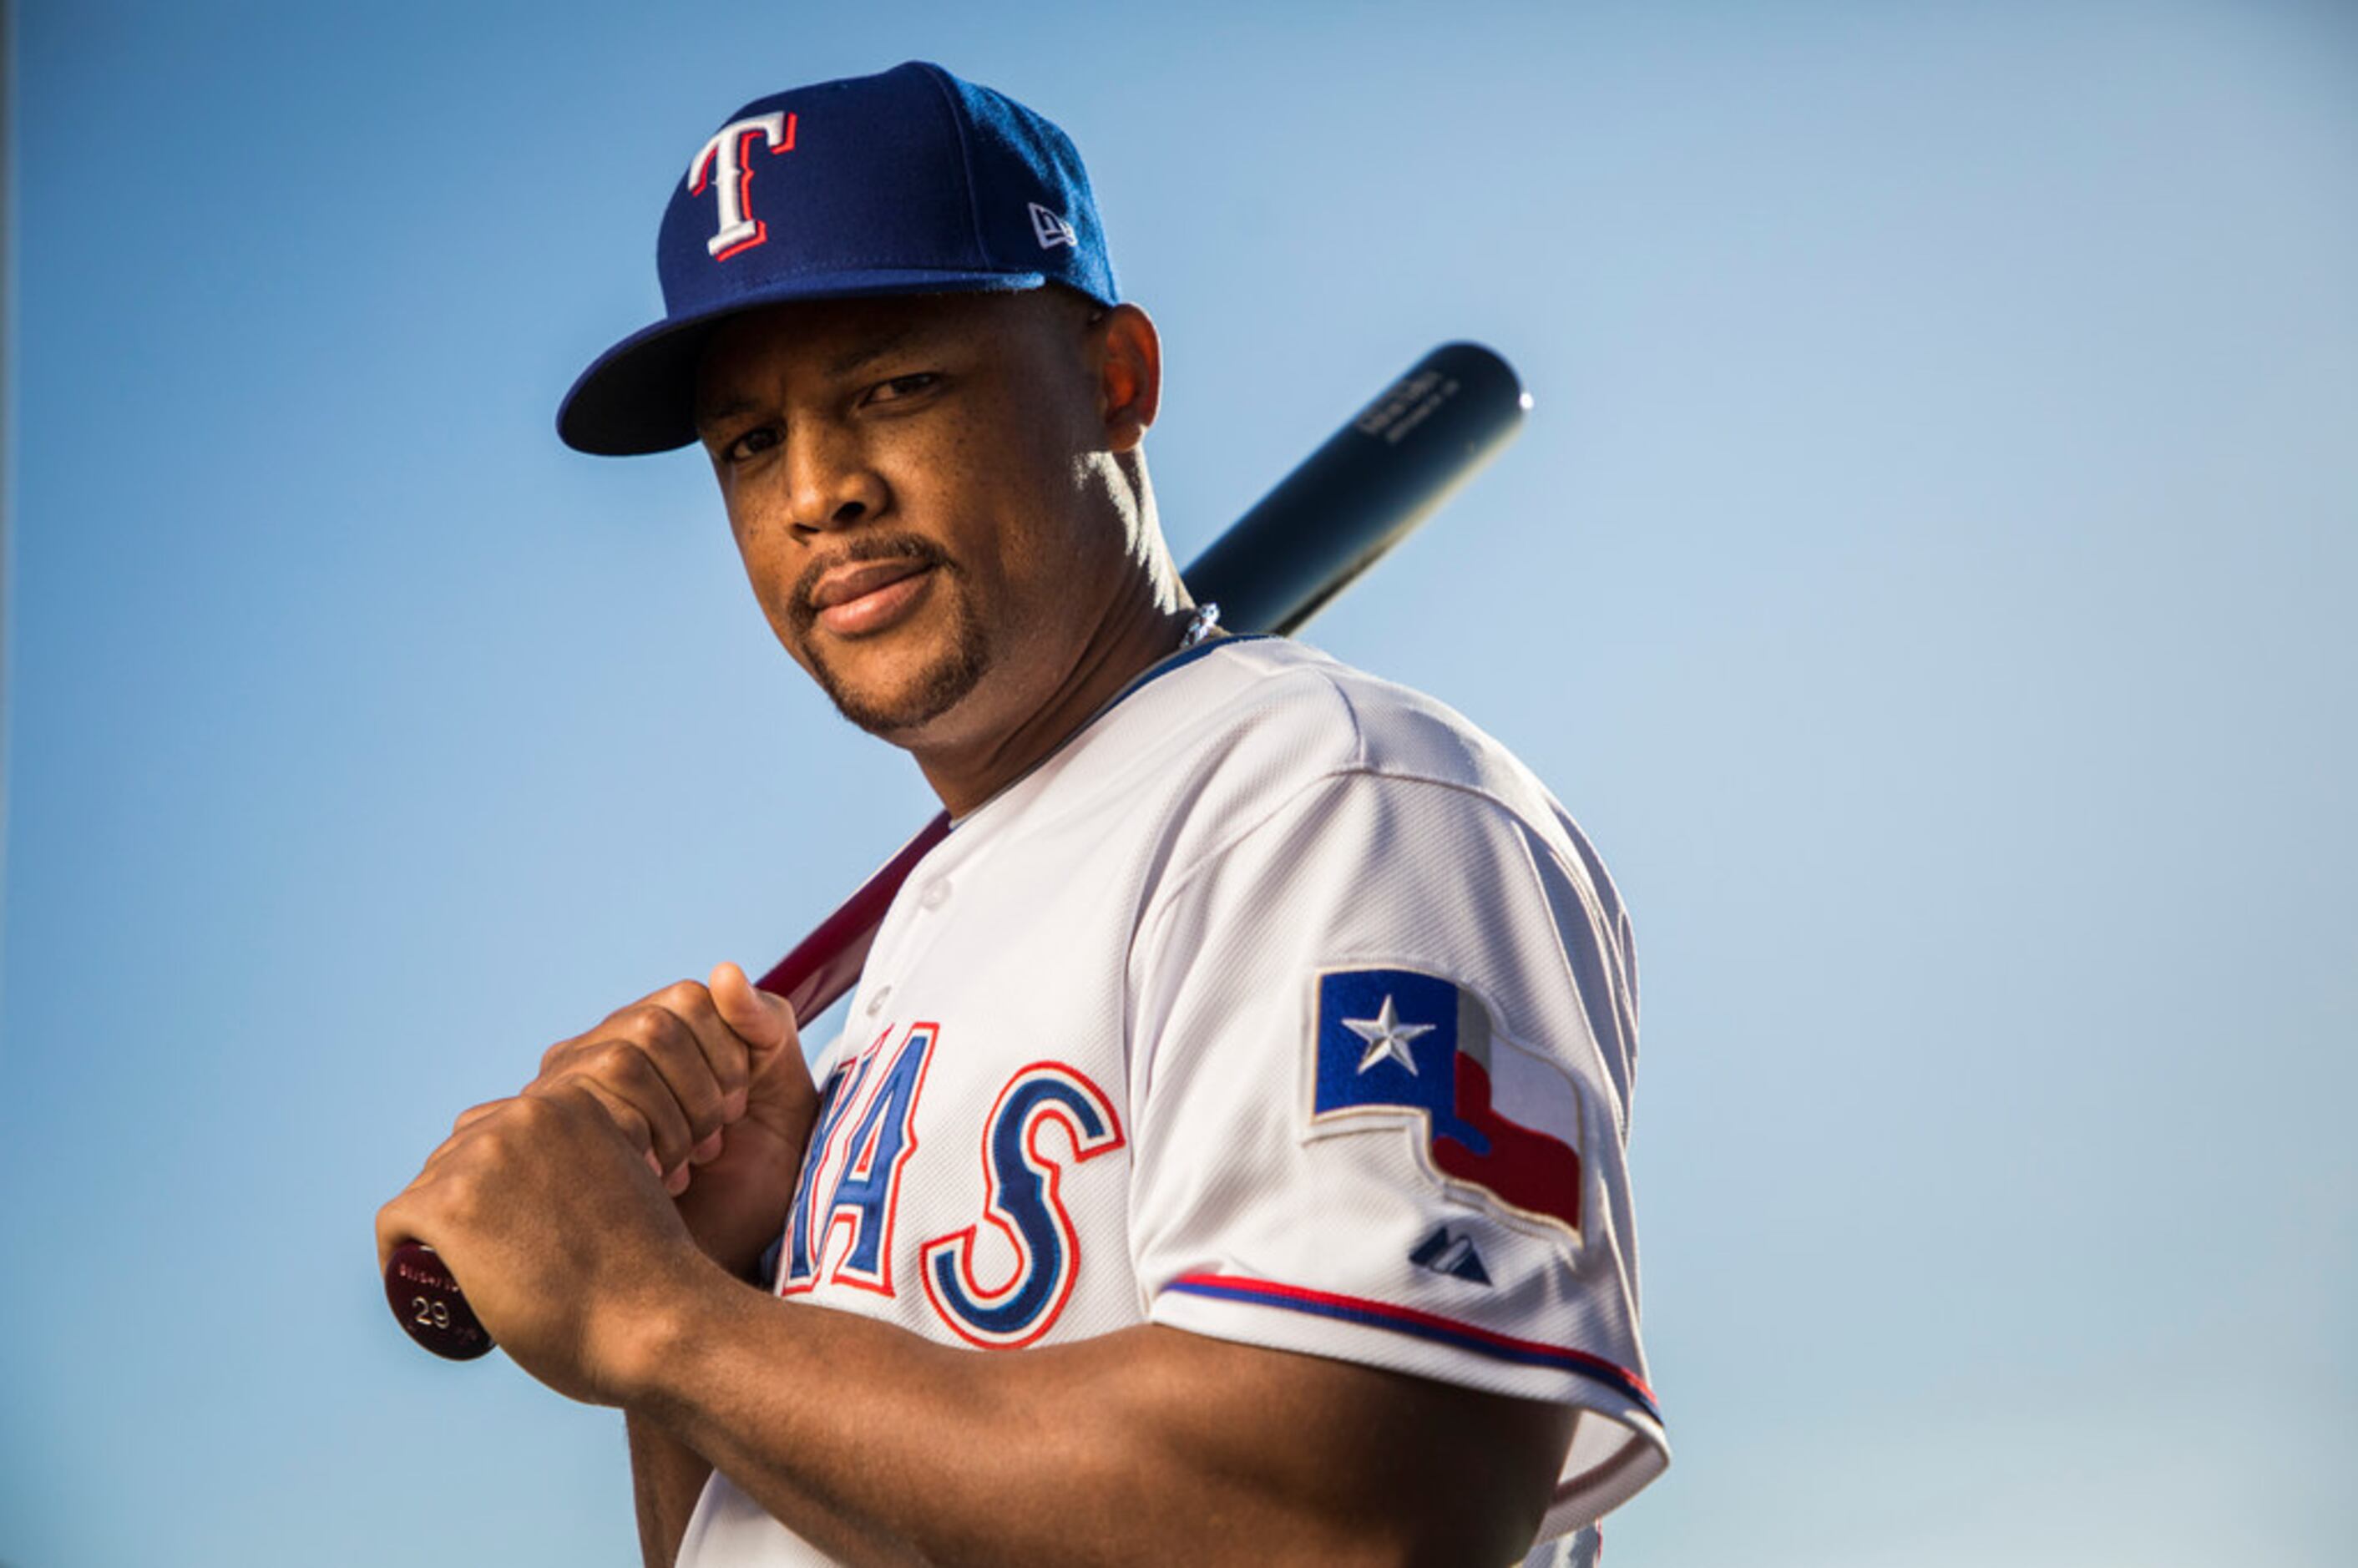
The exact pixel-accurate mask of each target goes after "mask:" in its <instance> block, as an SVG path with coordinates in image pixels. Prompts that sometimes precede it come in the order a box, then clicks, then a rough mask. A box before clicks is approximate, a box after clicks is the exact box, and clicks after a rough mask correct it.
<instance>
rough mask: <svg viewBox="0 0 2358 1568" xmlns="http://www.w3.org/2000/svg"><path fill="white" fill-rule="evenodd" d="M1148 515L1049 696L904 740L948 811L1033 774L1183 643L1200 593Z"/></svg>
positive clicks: (1058, 667) (1060, 662)
mask: <svg viewBox="0 0 2358 1568" xmlns="http://www.w3.org/2000/svg"><path fill="white" fill-rule="evenodd" d="M1144 522H1145V524H1146V526H1144V527H1143V528H1140V529H1137V530H1136V531H1135V532H1133V533H1132V535H1131V542H1130V552H1129V554H1128V557H1127V558H1126V559H1125V561H1124V563H1123V567H1124V569H1123V571H1122V573H1121V576H1120V582H1119V586H1118V588H1117V589H1116V590H1115V591H1114V592H1113V593H1111V594H1110V595H1109V596H1108V598H1107V599H1106V600H1105V601H1104V603H1105V609H1104V611H1102V613H1100V614H1099V615H1098V617H1097V618H1096V620H1095V621H1094V622H1092V623H1090V624H1089V625H1088V626H1087V628H1086V629H1085V631H1084V632H1083V633H1082V634H1081V635H1080V636H1079V637H1078V639H1077V641H1076V643H1069V644H1067V649H1066V651H1065V653H1064V654H1062V655H1061V656H1059V657H1058V658H1056V659H1055V661H1054V663H1053V664H1052V665H1051V667H1050V668H1049V669H1047V670H1045V671H1043V672H1042V675H1041V676H1040V677H1039V678H1040V679H1041V681H1042V683H1043V684H1044V685H1045V686H1046V687H1047V689H1046V692H1045V695H1044V697H1041V698H1040V699H1038V700H1036V701H1026V702H1023V703H1022V712H1021V714H1020V716H1018V717H1015V718H1014V719H1012V721H1011V722H1001V723H999V724H990V723H989V721H988V719H987V718H986V716H985V715H984V714H982V713H977V714H975V715H973V716H972V719H971V722H973V723H974V725H975V728H974V729H973V730H970V731H969V732H967V733H958V732H957V730H955V729H952V730H948V732H936V733H934V734H929V735H926V736H924V737H915V738H911V739H908V740H904V741H902V742H901V743H902V744H903V745H905V746H906V747H907V748H908V750H909V752H910V753H911V754H912V755H913V756H914V757H915V758H916V761H917V766H918V768H919V769H920V770H921V771H923V772H924V773H925V782H926V783H927V784H931V785H932V786H933V790H934V793H935V794H936V795H939V796H940V797H941V801H942V805H943V806H945V807H946V808H947V809H948V811H949V813H950V815H951V816H965V815H966V814H967V813H968V812H970V811H972V810H974V809H975V808H976V807H977V806H980V805H981V804H982V803H983V802H984V801H987V800H989V799H990V797H991V796H992V795H997V794H998V793H999V792H1000V791H1001V790H1002V789H1004V788H1006V787H1007V786H1008V785H1009V784H1012V783H1014V782H1015V781H1016V780H1017V779H1019V778H1021V777H1022V776H1023V775H1024V774H1025V773H1029V772H1031V771H1032V769H1033V768H1034V767H1036V766H1038V765H1039V763H1040V762H1042V760H1044V758H1046V757H1047V756H1048V754H1049V753H1050V752H1054V751H1055V749H1056V748H1057V747H1059V746H1061V745H1063V744H1064V743H1065V741H1067V740H1069V739H1070V738H1071V737H1072V736H1073V734H1074V733H1075V732H1076V731H1077V730H1079V729H1080V728H1081V727H1082V726H1083V725H1084V724H1087V722H1088V721H1089V719H1091V718H1092V717H1094V716H1095V715H1096V714H1097V712H1098V709H1099V708H1103V707H1105V705H1106V704H1107V703H1109V702H1110V701H1112V700H1113V698H1114V697H1116V696H1117V695H1119V694H1120V691H1121V689H1122V688H1123V687H1126V686H1128V685H1129V684H1130V682H1131V681H1133V680H1135V679H1137V678H1138V676H1140V675H1141V674H1142V673H1143V672H1144V671H1146V670H1147V669H1149V668H1150V667H1152V665H1156V664H1158V663H1160V662H1161V661H1162V660H1163V659H1165V658H1168V657H1169V656H1170V655H1171V654H1174V652H1176V651H1177V650H1178V647H1179V644H1180V643H1181V641H1182V639H1184V637H1185V635H1186V632H1187V625H1188V622H1190V621H1191V620H1192V619H1193V615H1194V610H1195V601H1194V600H1191V599H1190V598H1189V597H1188V595H1187V589H1186V586H1185V585H1184V583H1182V582H1181V581H1180V580H1179V573H1178V570H1177V568H1174V566H1173V565H1172V564H1171V557H1170V555H1169V553H1168V551H1166V550H1165V549H1164V547H1163V538H1162V534H1161V531H1160V530H1159V529H1157V528H1155V527H1154V526H1153V525H1152V512H1151V510H1150V511H1149V512H1148V513H1147V514H1146V517H1145V519H1144ZM1035 689H1037V688H1036V687H1035ZM961 706H964V705H961Z"/></svg>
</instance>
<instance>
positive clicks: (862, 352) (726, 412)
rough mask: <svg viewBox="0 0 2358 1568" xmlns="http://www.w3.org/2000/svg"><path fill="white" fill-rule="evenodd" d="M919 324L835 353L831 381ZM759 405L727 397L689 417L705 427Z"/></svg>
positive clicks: (887, 349) (897, 343)
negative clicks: (849, 349) (847, 350)
mask: <svg viewBox="0 0 2358 1568" xmlns="http://www.w3.org/2000/svg"><path fill="white" fill-rule="evenodd" d="M920 325H921V323H918V322H914V321H910V322H905V323H903V325H902V326H901V327H900V328H898V329H897V330H893V331H891V332H888V333H886V334H885V335H884V336H883V337H882V338H876V339H871V340H870V341H868V342H866V343H863V344H861V345H860V347H858V348H856V349H853V350H851V351H849V352H848V353H844V354H839V355H838V356H837V357H836V358H835V359H833V360H830V361H829V362H827V376H828V377H829V378H830V379H832V380H840V379H841V378H843V377H844V376H847V375H849V374H851V373H853V372H855V371H857V370H859V369H860V366H862V365H866V364H871V363H873V362H876V361H878V360H881V359H882V358H883V357H884V356H885V355H887V354H889V353H892V352H893V351H895V350H898V349H900V348H901V347H902V346H903V345H904V344H906V343H907V342H908V341H909V340H910V339H912V338H914V337H915V336H917V335H918V331H919V328H920ZM759 406H760V405H759V404H757V403H755V402H754V401H753V400H752V398H749V397H729V398H723V399H722V400H720V401H719V402H718V403H704V404H698V406H697V407H696V410H695V412H694V414H693V415H692V416H691V417H692V418H693V419H694V421H695V423H696V427H697V428H698V430H704V429H707V428H708V427H711V426H714V425H717V424H719V423H720V421H722V420H724V419H730V418H734V417H736V416H738V415H741V414H750V413H752V412H754V411H755V410H756V409H757V408H759Z"/></svg>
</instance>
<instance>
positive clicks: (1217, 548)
mask: <svg viewBox="0 0 2358 1568" xmlns="http://www.w3.org/2000/svg"><path fill="white" fill-rule="evenodd" d="M1530 406H1531V399H1530V398H1529V397H1528V396H1526V395H1524V393H1523V388H1522V383H1521V382H1520V380H1519V379H1518V378H1517V377H1516V375H1515V371H1514V367H1513V366H1511V365H1509V363H1507V362H1506V361H1505V360H1503V359H1501V358H1500V357H1499V356H1498V354H1497V353H1495V352H1493V351H1491V350H1489V349H1487V348H1484V347H1483V346H1482V345H1481V344H1479V343H1444V344H1443V345H1442V346H1441V347H1439V348H1437V349H1435V350H1433V351H1432V352H1431V353H1429V354H1427V355H1425V356H1424V357H1423V358H1422V359H1421V360H1419V361H1417V362H1416V363H1415V364H1414V365H1412V366H1411V367H1410V368H1409V371H1408V373H1406V374H1405V375H1402V376H1401V378H1400V379H1399V380H1398V381H1396V382H1394V383H1392V384H1391V385H1390V386H1389V387H1387V388H1385V389H1384V391H1383V392H1382V393H1381V394H1380V395H1379V396H1378V397H1377V398H1376V400H1375V401H1374V402H1372V403H1370V404H1368V406H1367V407H1366V408H1364V409H1362V410H1361V411H1360V412H1359V414H1358V416H1357V417H1356V418H1354V419H1353V420H1352V421H1351V422H1350V423H1349V424H1347V425H1346V426H1344V427H1342V428H1341V429H1340V430H1337V431H1336V432H1335V434H1334V435H1333V436H1331V437H1329V438H1327V439H1326V441H1325V444H1324V445H1323V446H1321V447H1320V448H1319V449H1317V450H1316V451H1314V452H1313V453H1311V454H1310V456H1309V457H1307V458H1305V459H1303V461H1302V464H1301V466H1300V467H1298V468H1296V469H1295V470H1293V472H1292V473H1290V474H1288V475H1286V476H1285V478H1284V479H1283V480H1282V481H1279V483H1278V485H1277V487H1276V488H1275V489H1274V490H1272V491H1271V492H1269V493H1268V494H1267V495H1265V496H1263V497H1262V498H1261V500H1260V504H1258V505H1256V506H1255V507H1254V508H1253V509H1252V510H1251V511H1249V512H1248V513H1246V514H1244V516H1242V517H1241V518H1238V520H1237V522H1236V524H1235V525H1234V526H1232V527H1230V528H1229V529H1228V532H1227V533H1225V534H1223V535H1220V537H1219V539H1218V540H1217V541H1216V542H1215V543H1214V544H1213V545H1212V546H1211V547H1210V548H1208V549H1206V551H1205V552H1204V553H1203V554H1202V555H1201V556H1198V557H1196V558H1195V564H1194V565H1192V566H1190V567H1189V568H1187V570H1186V572H1185V573H1184V576H1185V578H1186V581H1187V589H1188V591H1189V592H1191V593H1193V594H1194V595H1195V598H1196V600H1197V601H1198V602H1202V601H1204V600H1213V601H1215V602H1217V604H1218V605H1219V607H1220V624H1221V625H1223V626H1224V627H1226V628H1227V629H1228V630H1229V631H1231V632H1276V633H1292V632H1293V631H1296V630H1298V629H1299V628H1300V627H1301V626H1302V625H1303V622H1307V621H1308V620H1309V619H1310V618H1311V617H1312V616H1314V615H1315V614H1316V613H1318V611H1319V610H1320V609H1322V608H1323V607H1324V606H1325V604H1326V602H1327V600H1331V599H1333V598H1334V597H1335V596H1336V594H1337V593H1340V592H1341V591H1342V590H1343V589H1345V588H1347V587H1348V586H1350V584H1351V582H1352V581H1353V579H1357V577H1358V575H1359V574H1360V573H1361V572H1363V571H1365V570H1367V568H1368V567H1369V566H1371V565H1373V564H1374V563H1375V561H1376V559H1377V557H1380V556H1381V555H1382V554H1383V553H1384V552H1385V551H1386V550H1387V549H1389V548H1390V546H1392V545H1393V544H1394V543H1395V542H1397V541H1398V540H1399V539H1400V537H1401V535H1404V534H1406V533H1407V532H1408V531H1409V530H1410V529H1412V528H1413V527H1415V526H1416V525H1417V524H1419V523H1422V521H1424V519H1425V518H1426V517H1427V516H1429V515H1431V514H1432V513H1433V510H1434V509H1435V508H1436V507H1438V506H1439V505H1440V504H1441V503H1443V502H1444V501H1446V500H1447V499H1448V498H1449V496H1450V494H1451V493H1452V492H1455V490H1456V489H1457V487H1458V486H1459V485H1461V484H1463V483H1465V482H1466V480H1468V479H1470V478H1471V477H1473V475H1474V474H1475V472H1476V471H1477V470H1480V469H1481V468H1482V467H1483V466H1484V465H1485V464H1486V463H1487V462H1488V461H1489V460H1490V459H1491V457H1493V456H1494V455H1496V453H1497V452H1498V449H1499V448H1501V447H1503V446H1505V445H1506V444H1507V442H1508V440H1509V438H1512V437H1513V436H1514V434H1515V431H1516V429H1517V428H1518V427H1520V425H1521V423H1522V418H1523V414H1524V411H1525V410H1526V409H1528V408H1529V407H1530Z"/></svg>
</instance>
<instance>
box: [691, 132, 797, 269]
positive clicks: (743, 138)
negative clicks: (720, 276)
mask: <svg viewBox="0 0 2358 1568" xmlns="http://www.w3.org/2000/svg"><path fill="white" fill-rule="evenodd" d="M757 138H758V139H759V140H761V141H763V142H766V143H768V144H769V148H770V151H772V152H773V153H790V152H792V151H794V150H795V117H794V116H793V115H792V114H756V115H754V116H753V117H752V119H750V120H731V121H730V122H729V124H725V125H723V126H721V127H720V129H719V130H718V131H715V132H714V133H713V134H712V139H711V140H710V141H708V142H707V143H705V144H704V147H703V150H702V151H700V152H698V154H697V155H696V161H695V162H694V163H692V164H689V165H688V166H687V193H688V194H689V195H690V196H701V195H703V194H704V192H705V189H706V188H707V187H708V186H709V187H710V188H711V189H714V190H716V191H718V192H719V196H720V232H719V233H716V234H714V235H713V236H712V237H711V238H710V239H708V240H707V241H705V242H704V248H705V249H706V250H708V251H710V252H711V253H712V259H713V260H714V261H727V260H728V259H729V258H730V256H733V255H735V254H738V253H739V252H740V251H742V250H744V249H745V248H746V247H747V246H749V245H758V244H760V243H762V242H763V240H766V239H768V238H769V237H770V227H769V225H768V224H766V223H764V222H762V220H760V219H759V218H749V217H747V216H746V215H745V211H746V204H745V196H746V191H747V189H748V188H750V187H751V186H752V183H753V166H752V161H751V158H752V151H753V143H754V141H755V140H756V139H757ZM716 166H717V167H716Z"/></svg>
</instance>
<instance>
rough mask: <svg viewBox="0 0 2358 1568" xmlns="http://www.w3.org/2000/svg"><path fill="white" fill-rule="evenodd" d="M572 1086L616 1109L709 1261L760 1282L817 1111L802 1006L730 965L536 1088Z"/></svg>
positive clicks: (586, 1040)
mask: <svg viewBox="0 0 2358 1568" xmlns="http://www.w3.org/2000/svg"><path fill="white" fill-rule="evenodd" d="M567 1087H579V1088H583V1089H587V1090H588V1091H589V1092H590V1093H591V1094H593V1095H595V1096H596V1097H597V1098H599V1100H600V1102H602V1103H603V1104H604V1105H605V1106H606V1107H607V1108H608V1109H609V1110H610V1111H611V1113H612V1115H613V1118H614V1124H615V1126H617V1127H618V1128H620V1129H621V1130H622V1133H623V1135H624V1136H625V1137H627V1138H629V1139H630V1141H632V1143H633V1145H635V1146H636V1147H637V1148H638V1150H639V1151H640V1152H641V1153H642V1154H643V1155H644V1157H645V1159H646V1162H647V1164H648V1167H649V1169H651V1170H652V1171H654V1173H656V1174H657V1175H659V1176H661V1177H662V1178H663V1183H664V1189H665V1191H666V1192H668V1193H670V1194H671V1195H673V1196H674V1197H675V1198H676V1199H677V1200H678V1204H679V1217H680V1219H681V1220H682V1221H683V1222H684V1223H685V1224H686V1225H687V1229H688V1234H689V1235H691V1236H693V1237H694V1238H696V1243H697V1245H698V1246H699V1247H701V1248H703V1249H704V1251H705V1253H706V1255H707V1256H708V1257H710V1258H711V1259H712V1260H714V1261H715V1262H717V1263H719V1265H720V1266H721V1267H722V1268H724V1269H726V1270H728V1271H730V1273H732V1274H735V1275H737V1276H738V1277H739V1278H743V1277H744V1276H745V1275H746V1274H748V1273H749V1272H750V1271H752V1267H753V1265H754V1263H755V1262H756V1261H757V1260H759V1259H760V1258H761V1255H762V1252H763V1249H765V1248H767V1247H768V1246H769V1245H770V1244H771V1243H772V1242H773V1241H775V1240H776V1239H777V1238H778V1235H779V1232H780V1231H781V1230H782V1229H783V1228H784V1226H785V1220H786V1208H787V1206H788V1205H789V1204H790V1203H791V1202H792V1201H793V1198H794V1185H795V1176H796V1174H797V1173H800V1171H801V1170H802V1158H803V1145H804V1143H805V1142H806V1141H807V1140H808V1139H809V1137H810V1128H811V1121H812V1119H813V1117H814V1116H815V1115H816V1114H817V1105H818V1102H817V1095H816V1093H815V1092H814V1091H813V1089H812V1087H811V1081H810V1072H809V1069H808V1068H806V1067H805V1066H804V1065H803V1058H802V1044H801V1037H800V1036H799V1035H798V1034H797V1033H796V1032H795V1015H794V1010H793V1009H792V1008H789V1007H788V1006H787V1005H786V1004H785V1003H784V1001H783V1000H780V999H778V998H776V997H773V996H771V995H770V994H769V993H768V992H766V991H762V990H758V989H755V988H754V986H753V984H752V981H750V980H748V979H746V978H745V972H744V971H743V970H742V969H741V968H738V967H737V966H736V965H734V964H722V965H720V966H719V968H715V969H714V970H713V971H712V979H711V983H710V985H709V986H701V985H698V984H697V983H696V982H695V981H693V980H682V981H680V982H679V983H678V984H676V985H671V986H666V987H665V988H664V989H661V990H659V991H655V992H654V993H652V994H651V995H649V996H646V997H644V998H642V999H641V1000H638V1001H635V1002H633V1003H632V1004H631V1005H630V1006H628V1007H625V1008H622V1009H619V1010H617V1011H615V1012H613V1013H612V1014H611V1015H610V1016H609V1017H608V1018H607V1019H606V1020H605V1022H602V1023H600V1024H599V1025H598V1027H597V1028H595V1029H592V1030H590V1031H588V1032H587V1033H582V1034H579V1035H576V1036H575V1037H574V1038H572V1039H570V1040H566V1041H561V1042H559V1043H558V1044H555V1045H552V1046H550V1047H549V1048H548V1050H547V1052H546V1054H544V1055H543V1056H542V1057H541V1062H540V1076H538V1077H536V1078H535V1079H534V1080H533V1081H532V1082H531V1083H530V1084H527V1085H526V1086H525V1090H524V1092H525V1094H526V1095H534V1094H547V1093H550V1092H552V1091H554V1090H557V1089H560V1088H567ZM475 1114H476V1113H475V1112H472V1111H470V1112H469V1113H467V1116H462V1117H460V1119H459V1128H460V1130H462V1131H463V1130H465V1129H466V1127H467V1125H468V1118H469V1117H471V1116H473V1115H475Z"/></svg>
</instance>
